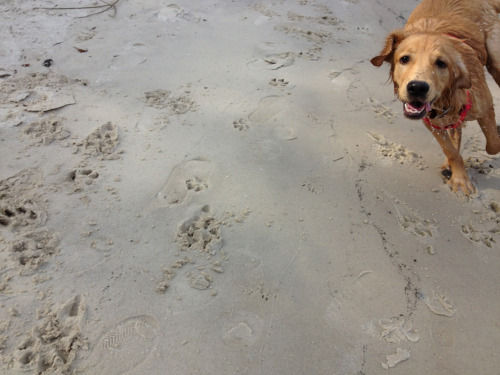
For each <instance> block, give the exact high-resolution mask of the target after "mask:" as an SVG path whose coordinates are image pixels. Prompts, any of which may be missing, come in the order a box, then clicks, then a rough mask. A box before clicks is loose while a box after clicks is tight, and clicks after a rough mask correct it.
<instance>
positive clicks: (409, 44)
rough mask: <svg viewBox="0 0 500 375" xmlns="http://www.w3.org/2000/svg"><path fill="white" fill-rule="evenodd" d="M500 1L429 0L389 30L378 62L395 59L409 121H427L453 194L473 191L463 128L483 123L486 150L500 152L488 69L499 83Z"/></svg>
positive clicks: (397, 88)
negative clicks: (463, 150) (462, 149)
mask: <svg viewBox="0 0 500 375" xmlns="http://www.w3.org/2000/svg"><path fill="white" fill-rule="evenodd" d="M498 13H500V0H424V1H422V2H421V3H420V4H419V5H418V6H417V7H416V8H415V10H414V11H413V12H412V14H411V15H410V17H409V19H408V22H407V23H406V25H405V27H404V28H403V29H400V30H394V31H393V32H391V33H390V34H389V35H388V37H387V40H386V43H385V47H384V48H383V50H382V51H381V52H380V55H378V56H376V57H374V58H373V59H371V62H372V64H373V65H375V66H381V65H382V63H383V62H384V61H385V62H387V63H389V64H390V79H391V80H392V82H393V83H394V93H395V94H396V96H397V97H398V98H399V100H401V101H402V102H403V112H404V115H405V117H407V118H409V119H422V120H423V122H424V124H425V126H426V127H427V129H429V130H430V131H431V132H432V134H433V135H434V137H435V138H436V140H437V141H438V143H439V145H440V146H441V149H442V150H443V152H444V154H445V155H446V160H445V162H444V164H443V166H442V170H443V175H445V176H446V177H448V178H449V180H448V184H450V185H451V188H452V189H453V191H462V192H463V193H465V194H466V195H467V196H469V195H470V194H471V193H473V192H475V188H474V186H473V185H472V183H471V182H470V180H469V177H468V175H467V172H466V170H465V165H464V161H463V159H462V156H461V155H460V143H461V138H462V129H461V128H462V126H463V123H464V122H465V121H473V120H477V122H478V123H479V126H480V127H481V130H482V131H483V133H484V135H485V137H486V152H487V153H488V154H490V155H494V154H497V153H498V152H500V137H499V134H498V132H499V130H498V129H497V125H496V122H495V112H494V110H493V99H492V96H491V93H490V90H489V89H488V86H487V84H486V77H485V72H484V66H486V68H487V69H488V72H489V73H490V74H491V75H492V76H493V78H494V79H495V81H496V83H497V84H498V85H499V86H500V22H499V19H498Z"/></svg>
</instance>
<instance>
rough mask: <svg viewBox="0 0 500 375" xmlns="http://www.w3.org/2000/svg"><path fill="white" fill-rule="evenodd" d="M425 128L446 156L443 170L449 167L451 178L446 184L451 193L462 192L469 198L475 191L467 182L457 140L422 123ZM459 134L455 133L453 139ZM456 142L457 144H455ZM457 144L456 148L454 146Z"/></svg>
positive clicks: (467, 178) (442, 130)
mask: <svg viewBox="0 0 500 375" xmlns="http://www.w3.org/2000/svg"><path fill="white" fill-rule="evenodd" d="M424 124H425V126H426V127H427V129H429V131H430V132H431V133H432V135H433V136H434V138H436V140H437V141H438V143H439V146H441V149H442V150H443V153H444V154H445V155H446V161H445V163H444V165H443V168H446V167H447V166H449V168H450V169H451V177H450V179H449V181H448V184H449V185H451V188H452V189H453V191H455V192H457V191H460V190H462V191H463V193H464V194H465V195H467V196H469V195H470V194H471V193H474V192H475V191H476V189H475V188H474V185H472V183H471V182H470V180H469V176H468V175H467V171H466V170H465V165H464V160H463V159H462V156H461V155H460V151H459V149H458V148H457V147H460V146H459V145H460V140H459V139H453V140H452V139H451V138H450V135H449V134H448V131H447V130H444V129H434V128H432V127H431V126H430V125H428V124H426V123H425V122H424ZM459 134H460V135H461V133H459V132H458V133H455V134H454V138H455V137H457V136H458V135H459ZM457 141H458V142H457ZM454 143H456V144H457V147H456V146H455V145H454Z"/></svg>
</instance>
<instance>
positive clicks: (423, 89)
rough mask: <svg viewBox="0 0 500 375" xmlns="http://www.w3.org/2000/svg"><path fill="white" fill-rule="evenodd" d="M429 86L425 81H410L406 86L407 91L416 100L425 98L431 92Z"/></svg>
mask: <svg viewBox="0 0 500 375" xmlns="http://www.w3.org/2000/svg"><path fill="white" fill-rule="evenodd" d="M429 89H430V87H429V84H428V83H427V82H424V81H410V82H409V83H408V85H406V91H407V92H408V94H409V95H411V96H412V97H415V98H419V97H423V96H425V95H427V93H428V92H429Z"/></svg>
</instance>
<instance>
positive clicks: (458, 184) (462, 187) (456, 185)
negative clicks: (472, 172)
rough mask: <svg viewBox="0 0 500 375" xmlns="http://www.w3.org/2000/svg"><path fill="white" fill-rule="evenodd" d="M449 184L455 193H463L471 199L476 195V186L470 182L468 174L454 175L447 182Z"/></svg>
mask: <svg viewBox="0 0 500 375" xmlns="http://www.w3.org/2000/svg"><path fill="white" fill-rule="evenodd" d="M443 172H444V170H443ZM447 184H448V185H450V187H451V189H452V190H453V191H454V192H455V193H458V192H460V191H461V192H462V193H464V194H465V196H467V197H470V196H471V194H475V193H476V188H475V187H474V185H472V182H470V180H469V177H468V176H467V174H465V175H459V174H452V175H451V177H450V178H449V180H448V181H447Z"/></svg>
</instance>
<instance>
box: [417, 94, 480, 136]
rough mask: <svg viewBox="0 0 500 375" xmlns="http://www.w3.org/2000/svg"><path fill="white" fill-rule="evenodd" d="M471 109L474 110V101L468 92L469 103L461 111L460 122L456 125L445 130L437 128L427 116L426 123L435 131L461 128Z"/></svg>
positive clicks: (448, 126)
mask: <svg viewBox="0 0 500 375" xmlns="http://www.w3.org/2000/svg"><path fill="white" fill-rule="evenodd" d="M471 108H472V100H471V98H470V94H469V91H467V102H466V103H465V105H464V106H463V107H462V109H461V110H460V120H458V121H457V122H455V123H454V124H450V125H447V126H445V127H443V128H440V127H439V126H436V125H432V123H431V120H430V119H429V117H427V116H425V117H424V122H425V123H426V124H427V125H429V126H432V127H433V128H434V129H438V130H448V129H455V128H458V127H459V126H461V125H462V124H463V122H464V120H465V118H466V117H467V114H468V113H469V111H470V109H471Z"/></svg>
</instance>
